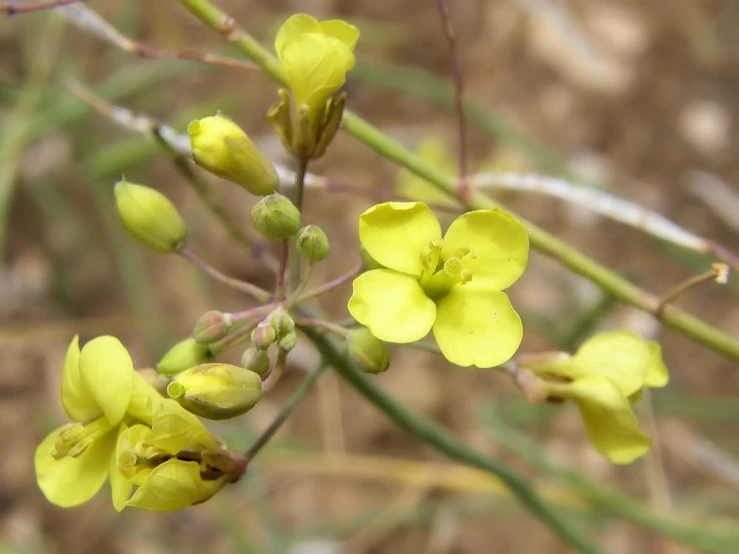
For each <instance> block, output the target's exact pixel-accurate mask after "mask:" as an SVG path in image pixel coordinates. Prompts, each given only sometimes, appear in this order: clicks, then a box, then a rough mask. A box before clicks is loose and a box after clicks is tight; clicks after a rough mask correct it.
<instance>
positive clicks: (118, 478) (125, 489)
mask: <svg viewBox="0 0 739 554" xmlns="http://www.w3.org/2000/svg"><path fill="white" fill-rule="evenodd" d="M137 427H142V426H137ZM126 431H128V428H127V427H126V425H125V424H121V427H120V428H119V432H118V436H117V437H116V447H115V450H114V451H113V453H112V454H111V456H110V463H109V465H108V475H109V476H110V493H111V498H112V500H113V507H114V508H115V510H116V512H120V511H122V510H123V508H125V507H126V502H127V501H128V499H129V497H130V496H131V491H132V490H133V483H132V482H131V481H130V480H129V479H128V478H127V477H126V476H125V475H124V474H123V473H122V472H121V470H120V469H119V468H118V463H117V461H118V457H119V454H120V450H121V447H120V444H121V437H124V436H125V435H126ZM124 440H125V439H124Z"/></svg>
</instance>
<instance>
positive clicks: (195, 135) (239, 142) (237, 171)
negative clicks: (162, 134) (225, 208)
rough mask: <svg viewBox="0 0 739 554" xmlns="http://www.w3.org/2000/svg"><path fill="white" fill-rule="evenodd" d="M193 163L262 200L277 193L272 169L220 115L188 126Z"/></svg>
mask: <svg viewBox="0 0 739 554" xmlns="http://www.w3.org/2000/svg"><path fill="white" fill-rule="evenodd" d="M187 132H188V133H190V144H191V145H192V155H193V159H194V160H195V163H196V164H198V165H199V166H201V167H203V168H205V169H207V170H208V171H210V172H211V173H214V174H215V175H218V176H219V177H222V178H223V179H227V180H229V181H231V182H233V183H236V184H238V185H241V186H242V187H244V188H245V189H246V190H247V191H249V192H250V193H251V194H256V195H258V196H264V195H266V194H271V193H273V192H274V191H276V190H277V187H278V185H279V178H278V176H277V172H276V171H275V168H274V166H273V165H272V164H271V163H270V162H269V161H268V160H267V159H266V158H265V157H264V156H263V155H262V154H261V152H259V150H257V147H256V146H254V143H253V142H252V141H251V140H249V137H248V136H247V135H246V133H245V132H244V131H243V130H242V129H241V127H239V126H238V125H236V123H234V122H233V121H231V120H230V119H228V118H227V117H224V116H222V115H215V116H211V117H204V118H203V119H196V120H195V121H191V122H190V124H189V125H188V126H187Z"/></svg>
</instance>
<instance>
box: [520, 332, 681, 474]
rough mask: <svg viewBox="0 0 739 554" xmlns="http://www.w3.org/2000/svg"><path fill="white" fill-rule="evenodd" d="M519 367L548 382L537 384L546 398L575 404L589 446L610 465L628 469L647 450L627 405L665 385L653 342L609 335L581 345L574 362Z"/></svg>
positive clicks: (629, 335)
mask: <svg viewBox="0 0 739 554" xmlns="http://www.w3.org/2000/svg"><path fill="white" fill-rule="evenodd" d="M525 365H526V367H527V368H528V369H530V370H532V371H533V372H534V373H535V374H537V375H538V376H540V377H542V378H544V379H546V378H551V379H552V380H550V381H544V382H543V383H541V385H542V386H543V387H544V390H545V392H546V393H547V394H548V395H549V397H550V398H553V399H570V400H573V401H574V402H575V403H576V404H577V407H578V409H579V410H580V415H581V416H582V419H583V423H584V425H585V431H586V433H587V434H588V438H589V439H590V442H592V443H593V446H594V447H595V448H596V449H597V450H598V451H599V452H600V453H601V454H603V455H604V456H605V457H606V458H608V459H609V460H610V461H612V462H613V463H616V464H628V463H631V462H632V461H633V460H635V459H636V458H638V457H640V456H642V455H644V454H645V453H646V452H647V451H648V450H649V447H650V445H651V440H650V439H649V437H648V436H647V435H645V434H644V433H643V432H642V431H641V430H640V429H639V422H638V420H637V418H636V415H635V414H634V412H633V410H632V409H631V402H632V401H634V400H636V399H638V397H639V396H640V394H641V391H642V390H643V389H644V388H645V387H664V386H665V385H666V384H667V382H668V380H669V375H668V373H667V368H666V367H665V365H664V363H663V362H662V353H661V350H660V347H659V345H658V344H657V343H656V342H652V341H646V340H644V339H643V338H641V337H639V336H638V335H636V334H634V333H631V332H629V331H613V332H609V333H602V334H599V335H596V336H594V337H592V338H591V339H589V340H587V341H586V342H585V343H583V345H582V346H581V347H580V349H579V350H578V351H577V353H576V354H575V355H574V356H569V355H567V354H562V355H560V356H559V357H557V358H554V359H549V360H544V361H541V362H536V363H526V364H525Z"/></svg>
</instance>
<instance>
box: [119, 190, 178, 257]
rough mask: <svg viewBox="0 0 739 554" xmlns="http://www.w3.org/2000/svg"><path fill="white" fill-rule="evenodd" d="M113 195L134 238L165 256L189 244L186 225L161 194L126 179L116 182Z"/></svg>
mask: <svg viewBox="0 0 739 554" xmlns="http://www.w3.org/2000/svg"><path fill="white" fill-rule="evenodd" d="M113 193H114V195H115V205H116V209H117V210H118V216H119V217H120V219H121V223H122V224H123V227H125V229H126V231H128V234H129V235H131V236H132V237H133V238H134V239H136V240H137V241H139V242H140V243H142V244H144V245H145V246H148V247H149V248H151V249H152V250H156V251H157V252H161V253H162V254H169V253H172V252H177V251H178V250H180V249H181V248H182V247H183V246H184V245H185V239H186V238H187V227H186V226H185V222H184V221H183V220H182V217H180V214H179V213H178V212H177V208H175V207H174V205H172V203H171V202H170V201H169V200H168V199H167V197H166V196H164V195H163V194H162V193H161V192H159V191H157V190H154V189H152V188H149V187H145V186H142V185H135V184H133V183H129V182H128V181H125V180H124V181H119V182H118V183H116V185H115V188H114V189H113Z"/></svg>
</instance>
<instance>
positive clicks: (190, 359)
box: [157, 337, 213, 376]
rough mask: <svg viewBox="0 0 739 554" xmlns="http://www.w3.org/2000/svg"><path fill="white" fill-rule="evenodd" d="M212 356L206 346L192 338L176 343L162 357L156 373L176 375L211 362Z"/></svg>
mask: <svg viewBox="0 0 739 554" xmlns="http://www.w3.org/2000/svg"><path fill="white" fill-rule="evenodd" d="M212 358H213V356H212V355H211V353H210V350H209V349H208V345H207V344H200V343H198V342H196V341H195V339H194V338H192V337H191V338H187V339H185V340H183V341H180V342H178V343H177V344H175V345H174V346H173V347H172V348H170V349H169V350H168V351H167V353H166V354H165V355H164V356H162V359H161V360H159V363H158V364H157V371H158V372H159V373H161V374H162V375H167V376H171V375H176V374H177V373H180V372H181V371H185V370H186V369H190V368H191V367H195V366H196V365H198V364H202V363H204V362H209V361H211V360H212Z"/></svg>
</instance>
